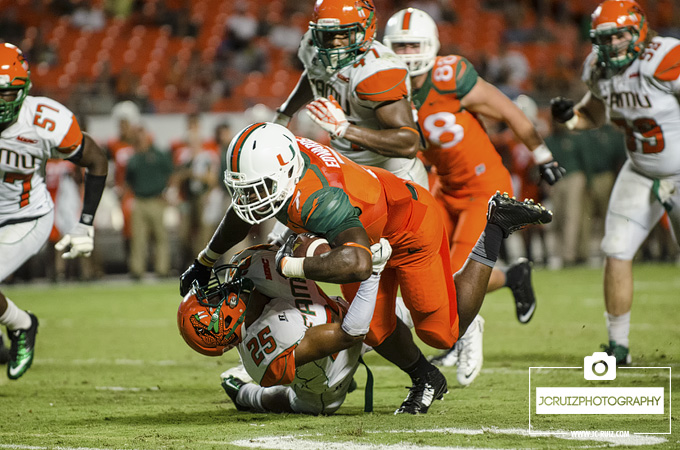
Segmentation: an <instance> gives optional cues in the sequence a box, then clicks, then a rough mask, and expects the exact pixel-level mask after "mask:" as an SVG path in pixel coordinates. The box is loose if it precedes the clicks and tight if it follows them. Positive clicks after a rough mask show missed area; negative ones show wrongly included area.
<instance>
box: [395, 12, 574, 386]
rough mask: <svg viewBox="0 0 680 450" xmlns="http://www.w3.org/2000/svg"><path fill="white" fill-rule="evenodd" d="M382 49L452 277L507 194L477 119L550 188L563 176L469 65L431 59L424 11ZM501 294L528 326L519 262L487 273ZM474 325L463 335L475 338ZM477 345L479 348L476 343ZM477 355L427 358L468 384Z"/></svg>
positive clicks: (529, 291) (477, 327) (401, 23)
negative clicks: (411, 107) (418, 139)
mask: <svg viewBox="0 0 680 450" xmlns="http://www.w3.org/2000/svg"><path fill="white" fill-rule="evenodd" d="M383 40H384V42H385V45H386V46H387V47H389V48H391V49H392V50H393V51H394V52H395V53H397V55H398V56H399V57H400V58H401V59H402V60H403V61H404V62H405V63H406V65H407V66H408V68H409V73H410V76H411V83H412V87H413V102H414V104H415V107H416V108H417V110H418V125H419V126H420V129H421V131H422V133H423V134H424V136H425V138H426V139H427V148H426V149H425V150H424V151H423V155H424V157H425V158H426V160H427V161H428V162H429V163H430V164H431V165H432V166H433V167H434V168H435V169H436V173H437V177H436V182H435V185H434V186H433V188H432V192H433V194H434V196H435V198H436V199H437V201H438V202H439V204H440V205H441V206H442V207H443V208H444V210H445V211H446V214H444V219H445V223H446V230H447V233H448V237H449V242H450V244H451V251H450V255H451V268H452V269H453V271H454V272H456V271H458V270H459V269H460V268H461V267H462V266H463V264H464V263H465V261H466V260H467V257H468V255H469V253H470V250H472V248H473V247H474V245H475V242H477V239H478V237H479V235H480V233H481V232H482V231H483V230H484V227H485V226H486V211H487V202H488V199H489V197H491V196H492V195H493V194H494V193H495V192H496V191H498V190H500V191H501V192H512V182H511V179H510V173H509V172H508V170H507V169H506V168H505V166H503V162H502V161H501V157H500V155H499V154H498V152H497V151H496V149H495V148H494V146H493V144H492V143H491V141H490V140H489V137H488V136H487V134H486V131H485V130H484V128H483V126H482V125H481V124H480V123H479V121H478V120H477V117H476V115H477V114H482V115H485V116H487V117H489V118H492V119H494V120H497V121H503V122H505V123H506V124H507V125H508V126H509V127H510V128H511V129H512V130H513V131H514V133H515V135H516V136H517V137H518V138H519V139H520V140H521V141H522V142H523V143H524V144H525V145H526V146H527V147H528V148H529V149H530V150H531V151H532V155H533V158H534V161H535V162H536V164H537V165H538V166H539V168H540V171H541V176H542V178H543V180H545V181H546V182H548V183H549V184H551V185H552V184H554V183H556V182H557V181H558V180H559V179H560V178H561V177H562V175H563V173H564V170H563V169H562V168H561V167H560V166H559V165H558V163H557V162H556V161H555V160H554V158H553V156H552V153H551V152H550V150H548V147H547V146H546V145H545V143H544V142H543V139H542V138H541V136H540V135H539V133H538V131H537V130H536V129H535V127H534V125H533V124H532V122H531V120H529V119H528V118H527V117H526V116H525V115H524V113H523V112H522V110H521V109H520V108H519V107H517V105H515V103H513V102H512V101H511V100H510V99H509V98H508V97H506V96H505V95H504V94H503V93H502V92H501V91H499V90H498V89H497V88H496V87H494V86H493V85H491V84H489V83H487V82H486V81H484V80H483V79H482V78H481V77H479V75H478V74H477V71H476V70H475V69H474V67H473V66H472V64H471V63H470V62H469V61H468V60H467V59H465V58H463V57H461V56H457V55H449V56H437V52H438V51H439V36H438V31H437V25H436V23H435V22H434V20H433V19H432V18H431V17H430V16H429V15H428V14H427V13H425V12H424V11H421V10H419V9H415V8H407V9H403V10H401V11H399V12H397V13H396V14H394V15H393V16H392V17H391V18H390V19H389V21H388V22H387V25H386V27H385V37H384V39H383ZM503 286H507V287H509V288H510V289H511V290H512V293H513V296H514V297H515V304H516V309H517V319H518V320H519V321H520V322H522V323H527V322H528V321H529V320H530V319H531V317H532V315H533V313H534V310H535V306H536V299H535V295H534V292H533V288H532V286H531V266H530V264H529V261H528V260H526V259H522V260H520V261H518V262H517V263H515V264H513V265H511V266H510V267H509V269H508V270H507V271H503V270H501V269H494V270H493V271H492V274H491V278H490V280H489V286H488V288H487V290H488V291H489V292H490V291H494V290H496V289H499V288H501V287H503ZM483 326H484V320H483V319H482V318H481V317H479V318H478V319H477V320H476V321H475V322H474V323H473V325H472V326H471V327H470V328H469V329H468V331H467V332H468V333H474V332H481V330H482V329H483ZM479 342H480V343H481V340H480V341H479ZM481 350H482V349H481V348H477V349H472V348H470V349H468V351H467V352H464V353H461V349H460V348H452V349H450V350H449V351H448V352H446V353H444V354H443V355H441V356H439V357H437V358H434V359H433V361H436V362H437V363H438V364H441V365H444V366H452V365H454V364H456V363H458V364H459V370H458V381H459V382H461V384H464V385H467V384H469V383H471V382H472V379H470V378H469V377H468V376H466V374H470V373H471V370H469V369H470V367H474V366H477V365H478V364H477V362H476V361H474V360H475V359H477V358H482V353H481Z"/></svg>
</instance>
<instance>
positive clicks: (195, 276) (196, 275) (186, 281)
mask: <svg viewBox="0 0 680 450" xmlns="http://www.w3.org/2000/svg"><path fill="white" fill-rule="evenodd" d="M211 272H212V269H211V268H210V267H208V266H204V265H203V264H201V263H200V262H198V260H194V262H193V263H192V264H191V265H190V266H189V268H188V269H187V270H185V271H184V273H183V274H182V275H181V276H180V277H179V295H181V296H182V297H184V296H185V295H187V292H189V291H190V290H191V285H192V284H193V282H194V280H198V285H199V286H205V285H206V284H208V281H210V274H211Z"/></svg>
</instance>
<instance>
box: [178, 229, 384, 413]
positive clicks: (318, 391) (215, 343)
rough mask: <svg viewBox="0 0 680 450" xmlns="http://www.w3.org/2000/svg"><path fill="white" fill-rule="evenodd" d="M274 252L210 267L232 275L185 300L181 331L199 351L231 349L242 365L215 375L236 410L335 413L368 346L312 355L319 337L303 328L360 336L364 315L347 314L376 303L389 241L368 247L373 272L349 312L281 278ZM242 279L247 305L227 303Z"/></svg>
mask: <svg viewBox="0 0 680 450" xmlns="http://www.w3.org/2000/svg"><path fill="white" fill-rule="evenodd" d="M277 250H278V247H277V246H262V245H260V246H257V247H250V248H247V249H245V250H243V251H241V252H239V253H238V254H236V255H235V256H234V257H233V258H232V260H231V261H230V263H231V266H222V268H216V269H215V275H214V276H217V275H218V274H217V272H221V271H222V269H224V270H226V272H225V275H226V276H227V277H228V278H229V277H230V278H229V279H227V280H225V283H226V285H225V284H219V283H217V282H212V283H209V285H207V286H203V287H200V288H198V289H197V288H196V287H195V288H194V289H193V290H192V291H191V292H190V293H189V295H187V296H186V297H185V299H184V301H183V302H182V303H181V305H180V308H179V311H178V325H179V327H180V332H181V334H182V336H183V337H184V339H185V341H186V342H187V343H188V344H189V345H190V346H191V347H192V348H194V349H195V350H197V351H199V352H200V353H203V354H208V355H213V356H221V355H222V354H223V352H225V351H228V350H229V349H231V348H233V347H234V346H236V347H237V349H238V352H239V356H240V359H241V360H242V361H243V362H244V366H243V367H244V369H236V370H235V369H230V370H228V371H226V372H224V373H223V374H222V375H221V379H222V387H223V388H224V390H225V392H226V393H227V394H228V395H229V398H231V400H232V401H233V402H234V405H235V406H236V408H237V409H238V410H239V411H252V412H276V413H281V412H290V413H305V414H333V413H334V412H335V411H337V409H338V408H339V407H340V406H341V405H342V403H343V401H344V400H345V396H346V395H347V392H348V390H349V389H350V386H351V384H352V378H353V376H354V373H355V372H356V369H357V367H358V365H359V358H360V357H361V355H362V354H363V353H365V352H366V351H367V350H369V347H368V346H366V345H364V344H362V343H361V342H360V341H358V342H357V343H355V344H354V345H352V346H351V347H349V348H347V349H346V350H342V351H340V352H338V353H337V354H334V355H332V356H325V357H323V358H319V359H312V360H310V357H309V355H310V351H309V350H310V348H312V349H313V348H314V347H318V346H319V345H321V342H320V341H319V340H315V339H313V338H312V337H311V336H312V334H313V332H314V331H316V330H313V331H312V332H309V333H308V334H307V330H308V329H309V328H310V327H316V326H321V327H326V326H335V327H337V326H338V325H339V326H341V327H342V328H343V329H344V330H349V332H350V333H353V334H356V335H358V336H363V335H364V334H366V332H367V331H368V325H369V322H370V319H369V320H368V321H362V322H363V323H357V322H355V321H354V319H352V317H355V315H354V314H353V312H354V311H355V310H356V307H357V306H359V305H362V303H361V302H362V301H363V302H366V303H370V304H372V305H373V307H374V306H375V298H376V294H377V292H378V283H379V280H380V272H381V271H382V269H383V268H384V267H385V264H386V262H387V260H388V259H389V257H390V254H391V249H390V246H389V243H388V242H387V241H386V240H384V239H383V240H382V241H381V242H380V243H378V244H375V245H374V246H373V247H372V248H371V250H372V251H373V255H374V259H373V274H372V275H371V277H369V279H367V280H366V281H364V282H363V283H362V285H361V287H360V288H359V292H358V293H357V295H358V296H359V297H360V298H361V299H363V300H360V301H354V302H352V306H351V307H349V309H348V306H349V305H348V304H347V302H345V300H344V299H343V298H342V297H329V296H328V295H326V294H325V293H324V292H323V290H322V289H321V287H319V286H318V285H317V284H316V283H315V282H313V281H311V280H301V279H292V278H285V277H283V276H281V275H279V274H278V273H277V272H276V271H272V270H271V269H270V268H271V267H272V266H274V265H275V264H276V252H277ZM236 266H238V267H239V268H238V269H234V267H236ZM228 267H231V268H230V269H227V268H228ZM248 283H250V292H248V293H247V294H245V299H244V300H245V304H247V310H246V309H245V304H244V302H243V301H239V302H238V304H237V305H235V306H236V307H232V306H231V304H233V303H234V302H233V301H232V302H231V304H230V302H229V300H230V299H235V298H236V297H235V295H234V294H237V295H238V294H239V293H238V290H239V288H240V287H241V286H243V287H244V290H247V289H248V287H246V284H248ZM253 287H254V288H253ZM208 303H209V304H211V305H212V307H213V308H216V309H217V310H218V311H219V314H221V315H223V316H224V317H225V320H224V322H227V323H230V324H231V327H229V328H226V327H218V328H217V330H215V328H210V324H211V320H212V312H213V311H215V309H208V308H206V304H208ZM360 307H361V306H360ZM371 311H372V309H371ZM192 316H193V317H192ZM281 317H285V320H281ZM241 323H243V325H241ZM357 327H358V328H357ZM232 335H233V336H235V337H232ZM252 381H255V382H256V383H257V384H255V383H251V382H252ZM370 388H371V387H370V386H367V389H370ZM367 406H368V405H367Z"/></svg>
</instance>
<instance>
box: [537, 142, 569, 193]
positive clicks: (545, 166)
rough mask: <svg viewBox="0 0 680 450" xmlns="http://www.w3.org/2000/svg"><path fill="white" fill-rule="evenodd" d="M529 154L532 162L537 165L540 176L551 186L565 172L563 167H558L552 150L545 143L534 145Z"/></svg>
mask: <svg viewBox="0 0 680 450" xmlns="http://www.w3.org/2000/svg"><path fill="white" fill-rule="evenodd" d="M531 156H532V157H533V159H534V163H535V164H536V165H537V166H538V170H539V171H540V173H541V178H542V179H543V180H545V181H546V183H548V184H549V185H551V186H552V185H553V184H555V183H557V182H558V181H559V180H560V178H562V177H563V176H564V174H565V173H566V172H567V171H566V170H565V169H564V167H560V165H559V164H558V163H557V161H555V158H554V157H553V154H552V152H551V151H550V150H549V149H548V147H547V146H546V145H545V144H541V145H539V146H538V147H536V148H535V149H534V150H533V151H532V152H531Z"/></svg>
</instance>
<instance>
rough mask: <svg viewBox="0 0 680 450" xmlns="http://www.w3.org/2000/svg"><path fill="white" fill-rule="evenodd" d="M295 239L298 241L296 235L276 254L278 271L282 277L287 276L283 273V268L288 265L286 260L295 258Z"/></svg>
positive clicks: (290, 237)
mask: <svg viewBox="0 0 680 450" xmlns="http://www.w3.org/2000/svg"><path fill="white" fill-rule="evenodd" d="M295 239H297V234H295V233H293V234H291V235H290V236H288V239H286V242H284V243H283V245H282V246H281V248H279V251H277V252H276V258H275V259H274V261H275V262H276V271H277V272H278V273H279V275H281V276H282V277H285V276H286V275H284V273H283V266H285V265H286V263H287V261H286V258H292V257H293V244H294V243H295Z"/></svg>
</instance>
